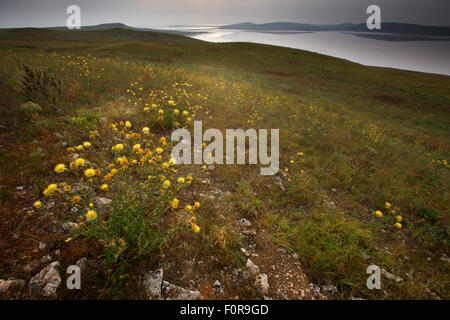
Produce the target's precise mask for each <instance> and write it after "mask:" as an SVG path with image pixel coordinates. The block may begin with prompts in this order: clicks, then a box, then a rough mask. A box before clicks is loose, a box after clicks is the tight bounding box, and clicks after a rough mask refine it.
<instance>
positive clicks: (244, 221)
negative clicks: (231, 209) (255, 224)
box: [239, 218, 252, 227]
mask: <svg viewBox="0 0 450 320" xmlns="http://www.w3.org/2000/svg"><path fill="white" fill-rule="evenodd" d="M239 224H240V225H241V226H242V227H250V226H251V225H252V223H251V222H250V221H248V220H247V219H245V218H242V219H241V220H239Z"/></svg>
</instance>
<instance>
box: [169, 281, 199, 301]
mask: <svg viewBox="0 0 450 320" xmlns="http://www.w3.org/2000/svg"><path fill="white" fill-rule="evenodd" d="M161 293H162V296H163V297H164V298H165V299H166V300H199V299H202V295H201V293H200V292H198V291H197V290H195V291H192V290H187V289H184V288H182V287H178V286H176V285H173V284H171V283H169V282H167V281H163V283H162V286H161Z"/></svg>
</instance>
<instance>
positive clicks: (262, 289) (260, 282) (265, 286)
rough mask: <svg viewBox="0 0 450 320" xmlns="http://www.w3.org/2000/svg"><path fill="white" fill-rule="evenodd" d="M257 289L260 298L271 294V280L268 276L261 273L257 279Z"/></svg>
mask: <svg viewBox="0 0 450 320" xmlns="http://www.w3.org/2000/svg"><path fill="white" fill-rule="evenodd" d="M255 288H256V291H257V292H258V294H259V295H260V296H265V295H267V294H268V293H269V279H268V277H267V274H265V273H261V274H259V275H258V276H257V277H256V279H255Z"/></svg>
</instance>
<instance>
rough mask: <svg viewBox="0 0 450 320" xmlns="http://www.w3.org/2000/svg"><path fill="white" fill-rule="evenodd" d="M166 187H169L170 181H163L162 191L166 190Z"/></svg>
mask: <svg viewBox="0 0 450 320" xmlns="http://www.w3.org/2000/svg"><path fill="white" fill-rule="evenodd" d="M168 187H170V181H169V180H165V181H164V182H163V188H164V189H167V188H168Z"/></svg>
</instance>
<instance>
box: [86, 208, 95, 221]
mask: <svg viewBox="0 0 450 320" xmlns="http://www.w3.org/2000/svg"><path fill="white" fill-rule="evenodd" d="M95 219H97V212H95V211H94V210H89V211H88V212H87V213H86V220H87V221H91V220H95Z"/></svg>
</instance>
